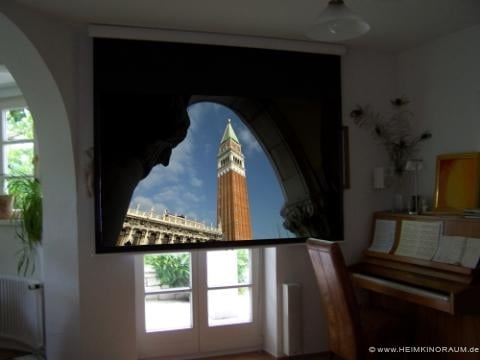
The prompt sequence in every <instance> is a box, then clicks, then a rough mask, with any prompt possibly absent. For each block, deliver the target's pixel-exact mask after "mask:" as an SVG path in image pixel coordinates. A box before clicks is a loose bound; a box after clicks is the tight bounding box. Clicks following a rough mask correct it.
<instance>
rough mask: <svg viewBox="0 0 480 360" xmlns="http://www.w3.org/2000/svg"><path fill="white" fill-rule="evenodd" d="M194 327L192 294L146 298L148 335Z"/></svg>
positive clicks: (149, 296)
mask: <svg viewBox="0 0 480 360" xmlns="http://www.w3.org/2000/svg"><path fill="white" fill-rule="evenodd" d="M192 325H193V323H192V294H191V293H190V292H181V293H168V294H155V295H146V296H145V330H146V331H147V333H148V332H154V331H166V330H179V329H190V328H191V327H192Z"/></svg>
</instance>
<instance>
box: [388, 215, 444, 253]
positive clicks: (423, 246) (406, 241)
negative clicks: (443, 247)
mask: <svg viewBox="0 0 480 360" xmlns="http://www.w3.org/2000/svg"><path fill="white" fill-rule="evenodd" d="M441 231H442V222H441V221H428V222H423V221H409V220H404V221H402V229H401V233H400V240H399V243H398V247H397V250H396V251H395V255H401V256H410V257H415V258H418V259H425V260H430V259H432V258H433V256H434V255H435V252H436V251H437V248H438V241H439V238H440V234H441Z"/></svg>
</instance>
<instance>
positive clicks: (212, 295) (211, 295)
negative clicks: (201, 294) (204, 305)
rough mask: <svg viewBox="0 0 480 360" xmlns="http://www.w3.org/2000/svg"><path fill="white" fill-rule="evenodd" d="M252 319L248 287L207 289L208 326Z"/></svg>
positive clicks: (250, 296)
mask: <svg viewBox="0 0 480 360" xmlns="http://www.w3.org/2000/svg"><path fill="white" fill-rule="evenodd" d="M251 321H252V294H251V288H250V287H239V288H233V289H218V290H208V326H220V325H230V324H241V323H248V322H251Z"/></svg>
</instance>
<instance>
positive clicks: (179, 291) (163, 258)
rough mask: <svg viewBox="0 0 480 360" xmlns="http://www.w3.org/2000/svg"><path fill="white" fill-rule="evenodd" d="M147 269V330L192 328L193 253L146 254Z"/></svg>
mask: <svg viewBox="0 0 480 360" xmlns="http://www.w3.org/2000/svg"><path fill="white" fill-rule="evenodd" d="M143 272H144V289H145V329H146V331H147V332H154V331H166V330H178V329H189V328H192V326H193V321H192V319H193V316H192V292H191V283H192V279H191V278H192V277H191V256H190V253H186V252H184V253H171V254H161V255H145V256H144V269H143ZM172 290H173V291H172Z"/></svg>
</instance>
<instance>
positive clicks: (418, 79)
mask: <svg viewBox="0 0 480 360" xmlns="http://www.w3.org/2000/svg"><path fill="white" fill-rule="evenodd" d="M479 44H480V25H476V26H474V27H472V28H469V29H466V30H463V31H460V32H457V33H453V34H450V35H448V36H446V37H442V38H440V39H437V40H435V41H433V42H430V43H428V44H426V45H424V46H421V47H418V48H414V49H411V50H409V51H406V52H404V53H402V54H401V55H400V56H399V60H398V69H399V71H398V79H399V89H400V91H399V93H400V94H403V95H405V96H406V97H408V98H409V99H411V101H412V103H411V109H412V110H413V112H414V113H415V117H416V119H417V121H418V124H419V125H418V127H419V129H420V130H423V129H427V130H430V131H431V132H432V135H433V137H432V139H431V140H428V141H427V142H425V144H424V146H423V149H422V151H421V156H422V157H423V160H424V169H423V170H422V171H421V172H420V194H422V195H425V196H427V197H428V198H429V199H430V205H431V204H432V203H431V200H432V196H433V192H434V188H435V166H436V165H435V159H436V156H437V155H439V154H447V153H458V152H472V151H480V66H479V64H480V46H479Z"/></svg>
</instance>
